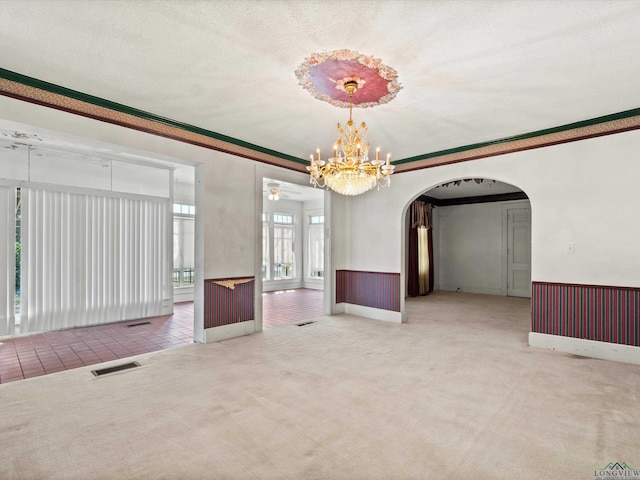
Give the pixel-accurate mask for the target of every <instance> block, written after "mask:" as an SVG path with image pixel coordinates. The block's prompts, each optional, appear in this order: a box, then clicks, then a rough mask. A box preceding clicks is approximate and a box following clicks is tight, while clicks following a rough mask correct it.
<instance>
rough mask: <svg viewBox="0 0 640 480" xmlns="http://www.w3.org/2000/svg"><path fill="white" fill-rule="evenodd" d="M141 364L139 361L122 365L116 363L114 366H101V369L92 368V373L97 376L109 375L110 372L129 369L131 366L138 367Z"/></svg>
mask: <svg viewBox="0 0 640 480" xmlns="http://www.w3.org/2000/svg"><path fill="white" fill-rule="evenodd" d="M139 366H140V364H139V363H138V362H131V363H123V364H122V365H116V366H114V367H108V368H101V369H99V370H91V373H93V375H94V376H96V377H100V376H102V375H107V374H109V373H115V372H119V371H121V370H129V369H130V368H136V367H139Z"/></svg>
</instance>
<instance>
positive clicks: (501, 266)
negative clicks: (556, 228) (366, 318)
mask: <svg viewBox="0 0 640 480" xmlns="http://www.w3.org/2000/svg"><path fill="white" fill-rule="evenodd" d="M416 205H419V206H424V205H426V206H428V211H429V212H430V214H429V215H425V214H424V213H419V210H417V209H416V208H415V207H416ZM423 208H424V207H423ZM424 211H427V210H424ZM416 212H418V214H417V216H416ZM425 217H428V219H426V221H425ZM425 223H426V225H425ZM425 229H426V230H427V231H428V235H426V234H425V232H424V230H425ZM405 236H406V241H405V251H406V254H405V258H404V262H403V263H404V268H405V272H406V275H405V281H406V284H405V289H406V290H405V291H406V294H407V296H416V295H424V294H426V293H428V292H429V291H438V290H444V291H453V292H467V293H476V294H487V295H501V296H516V297H528V298H530V297H531V204H530V202H529V199H528V197H527V195H526V193H525V192H523V191H522V190H521V189H519V188H518V187H516V186H514V185H510V184H508V183H503V182H500V181H498V180H494V179H489V178H482V177H473V178H459V179H453V180H447V181H445V182H442V183H439V184H437V185H435V186H434V187H431V188H429V189H427V190H425V191H424V192H423V193H422V194H421V195H419V196H418V197H417V198H415V199H414V201H413V202H411V203H410V205H409V207H408V208H407V212H406V217H405ZM416 237H419V238H416ZM425 252H428V253H425ZM425 262H426V264H427V266H426V267H425ZM425 275H426V276H427V277H428V281H427V282H425V278H424V276H425ZM425 286H426V288H425ZM425 290H426V291H425ZM416 292H417V293H416Z"/></svg>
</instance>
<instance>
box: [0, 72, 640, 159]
mask: <svg viewBox="0 0 640 480" xmlns="http://www.w3.org/2000/svg"><path fill="white" fill-rule="evenodd" d="M0 78H4V79H5V80H10V81H12V82H17V83H20V84H22V85H27V86H29V87H34V88H38V89H40V90H45V91H47V92H51V93H55V94H58V95H63V96H65V97H69V98H73V99H75V100H80V101H82V102H86V103H90V104H92V105H97V106H99V107H104V108H108V109H110V110H114V111H116V112H120V113H124V114H127V115H132V116H134V117H138V118H141V119H143V120H150V121H152V122H157V123H162V124H164V125H168V126H170V127H174V128H178V129H180V130H184V131H187V132H191V133H195V134H198V135H202V136H205V137H209V138H213V139H215V140H220V141H222V142H227V143H231V144H233V145H237V146H239V147H243V148H247V149H249V150H253V151H255V152H260V153H264V154H267V155H272V156H274V157H277V158H281V159H283V160H289V161H291V162H295V163H298V164H301V165H307V164H308V162H309V161H308V160H304V159H302V158H298V157H294V156H293V155H288V154H286V153H282V152H278V151H276V150H271V149H269V148H265V147H261V146H259V145H255V144H253V143H249V142H245V141H244V140H239V139H237V138H233V137H229V136H227V135H223V134H221V133H217V132H213V131H211V130H206V129H204V128H200V127H196V126H194V125H190V124H188V123H182V122H178V121H176V120H171V119H170V118H165V117H161V116H159V115H155V114H153V113H149V112H145V111H144V110H139V109H137V108H133V107H129V106H127V105H123V104H121V103H117V102H112V101H110V100H105V99H104V98H100V97H95V96H93V95H89V94H86V93H82V92H79V91H77V90H72V89H70V88H66V87H61V86H60V85H56V84H54V83H49V82H45V81H44V80H38V79H37V78H33V77H29V76H27V75H22V74H20V73H16V72H12V71H11V70H6V69H4V68H1V67H0ZM639 115H640V108H634V109H631V110H626V111H624V112H618V113H613V114H611V115H604V116H602V117H596V118H591V119H589V120H582V121H580V122H574V123H568V124H566V125H560V126H558V127H553V128H547V129H544V130H536V131H534V132H529V133H523V134H521V135H515V136H513V137H505V138H500V139H498V140H490V141H487V142H480V143H474V144H471V145H463V146H460V147H455V148H449V149H446V150H439V151H436V152H431V153H424V154H422V155H416V156H414V157H407V158H402V159H400V160H394V161H393V162H392V163H393V164H394V165H402V164H405V163H411V162H417V161H419V160H427V159H430V158H436V157H442V156H444V155H450V154H452V153H460V152H466V151H469V150H475V149H477V148H483V147H489V146H491V145H498V144H502V143H509V142H515V141H518V140H526V139H530V138H535V137H540V136H543V135H548V134H551V133H558V132H564V131H567V130H573V129H576V128H582V127H589V126H592V125H598V124H601V123H606V122H611V121H614V120H622V119H625V118H630V117H636V116H639Z"/></svg>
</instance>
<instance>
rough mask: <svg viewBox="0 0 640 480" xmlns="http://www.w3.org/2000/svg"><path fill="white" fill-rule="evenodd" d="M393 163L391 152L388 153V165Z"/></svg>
mask: <svg viewBox="0 0 640 480" xmlns="http://www.w3.org/2000/svg"><path fill="white" fill-rule="evenodd" d="M390 163H391V154H390V153H387V167H388V166H389V165H390Z"/></svg>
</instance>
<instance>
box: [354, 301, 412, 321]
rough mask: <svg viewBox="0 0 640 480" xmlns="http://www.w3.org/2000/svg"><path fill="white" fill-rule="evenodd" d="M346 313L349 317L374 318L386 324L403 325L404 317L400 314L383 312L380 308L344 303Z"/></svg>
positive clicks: (389, 311) (390, 311) (388, 311)
mask: <svg viewBox="0 0 640 480" xmlns="http://www.w3.org/2000/svg"><path fill="white" fill-rule="evenodd" d="M342 305H344V313H348V314H349V315H357V316H358V317H365V318H372V319H374V320H382V321H384V322H392V323H403V322H404V317H403V315H402V313H400V312H394V311H392V310H382V309H380V308H372V307H365V306H362V305H354V304H352V303H343V304H342Z"/></svg>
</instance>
